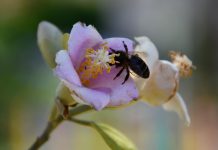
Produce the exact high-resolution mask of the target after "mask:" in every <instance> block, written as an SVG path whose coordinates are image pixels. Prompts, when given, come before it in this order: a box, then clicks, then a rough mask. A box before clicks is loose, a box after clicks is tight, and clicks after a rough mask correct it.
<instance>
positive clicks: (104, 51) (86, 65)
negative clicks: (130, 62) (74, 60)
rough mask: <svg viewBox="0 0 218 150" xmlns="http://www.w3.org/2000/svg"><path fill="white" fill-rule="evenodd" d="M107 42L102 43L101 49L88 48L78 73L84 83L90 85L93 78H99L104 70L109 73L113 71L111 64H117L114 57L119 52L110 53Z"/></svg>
mask: <svg viewBox="0 0 218 150" xmlns="http://www.w3.org/2000/svg"><path fill="white" fill-rule="evenodd" d="M108 50H109V48H108V47H107V46H106V43H104V44H102V45H101V46H100V48H99V49H97V50H94V49H93V48H88V49H86V53H85V60H84V61H83V62H82V63H81V65H80V67H79V70H78V73H79V75H80V79H81V82H82V84H84V85H88V84H89V81H90V79H91V78H94V79H95V78H97V76H98V75H99V74H102V73H103V71H104V70H106V72H107V73H110V71H111V66H110V65H111V64H115V59H114V57H115V56H116V55H117V54H110V53H109V51H108Z"/></svg>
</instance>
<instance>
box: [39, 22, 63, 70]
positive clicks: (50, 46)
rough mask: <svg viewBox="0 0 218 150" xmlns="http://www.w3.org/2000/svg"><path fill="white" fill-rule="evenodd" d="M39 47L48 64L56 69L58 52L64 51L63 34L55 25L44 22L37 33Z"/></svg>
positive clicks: (40, 24)
mask: <svg viewBox="0 0 218 150" xmlns="http://www.w3.org/2000/svg"><path fill="white" fill-rule="evenodd" d="M37 40H38V46H39V49H40V51H41V54H42V56H43V58H44V60H45V61H46V63H47V64H48V65H49V66H50V67H51V68H54V67H55V66H56V63H55V56H56V53H57V51H59V50H60V49H63V34H62V32H61V31H60V30H59V29H58V28H57V27H56V26H55V25H53V24H51V23H49V22H47V21H42V22H41V23H39V26H38V32H37Z"/></svg>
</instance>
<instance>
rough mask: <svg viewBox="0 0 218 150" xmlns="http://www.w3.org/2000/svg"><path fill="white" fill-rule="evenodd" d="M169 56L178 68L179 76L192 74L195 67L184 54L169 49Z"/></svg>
mask: <svg viewBox="0 0 218 150" xmlns="http://www.w3.org/2000/svg"><path fill="white" fill-rule="evenodd" d="M169 55H170V57H171V59H172V62H173V64H175V65H176V67H177V68H178V69H179V74H180V76H181V77H188V76H190V75H191V74H192V70H193V69H196V67H195V66H194V65H193V64H192V61H191V60H190V59H189V58H188V57H187V56H186V55H184V54H182V53H178V52H174V51H171V52H170V54H169Z"/></svg>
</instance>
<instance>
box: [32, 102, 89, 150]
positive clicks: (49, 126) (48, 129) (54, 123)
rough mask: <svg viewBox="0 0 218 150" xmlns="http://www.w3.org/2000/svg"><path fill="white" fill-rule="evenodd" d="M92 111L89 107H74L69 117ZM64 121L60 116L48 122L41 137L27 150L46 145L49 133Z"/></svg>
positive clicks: (34, 149)
mask: <svg viewBox="0 0 218 150" xmlns="http://www.w3.org/2000/svg"><path fill="white" fill-rule="evenodd" d="M90 110H93V109H92V108H91V107H90V106H87V105H81V106H78V107H76V108H75V109H72V110H70V113H69V117H72V116H76V115H79V114H81V113H84V112H87V111H90ZM63 120H64V118H63V117H62V116H61V115H58V117H57V118H56V119H55V120H51V121H49V122H48V124H47V127H46V128H45V130H44V132H43V133H42V135H41V136H39V137H38V138H37V139H36V141H35V142H34V143H33V144H32V145H31V147H30V148H29V150H37V149H39V148H40V147H41V146H42V145H43V144H44V143H46V142H47V141H48V139H49V137H50V134H51V132H52V131H53V130H54V129H55V128H56V127H57V126H58V125H59V124H60V123H61V122H62V121H63Z"/></svg>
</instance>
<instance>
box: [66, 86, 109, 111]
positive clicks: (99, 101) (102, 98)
mask: <svg viewBox="0 0 218 150" xmlns="http://www.w3.org/2000/svg"><path fill="white" fill-rule="evenodd" d="M64 83H65V85H66V86H67V87H68V88H69V89H70V91H71V92H72V97H73V98H74V99H75V100H76V101H77V102H78V103H83V104H87V105H91V106H93V107H94V108H95V109H96V110H101V109H102V108H104V107H105V106H107V105H108V103H109V100H110V96H109V94H107V93H106V92H102V91H98V90H94V89H90V88H86V87H83V86H77V85H75V84H71V83H69V82H64Z"/></svg>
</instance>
